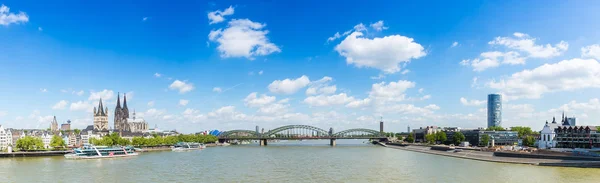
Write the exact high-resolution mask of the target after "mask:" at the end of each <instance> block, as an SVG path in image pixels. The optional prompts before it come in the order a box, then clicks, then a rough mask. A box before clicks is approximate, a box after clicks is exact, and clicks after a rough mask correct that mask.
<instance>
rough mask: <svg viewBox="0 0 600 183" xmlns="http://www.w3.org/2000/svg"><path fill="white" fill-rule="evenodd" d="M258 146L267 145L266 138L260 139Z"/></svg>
mask: <svg viewBox="0 0 600 183" xmlns="http://www.w3.org/2000/svg"><path fill="white" fill-rule="evenodd" d="M259 141H260V146H267V139H260V140H259Z"/></svg>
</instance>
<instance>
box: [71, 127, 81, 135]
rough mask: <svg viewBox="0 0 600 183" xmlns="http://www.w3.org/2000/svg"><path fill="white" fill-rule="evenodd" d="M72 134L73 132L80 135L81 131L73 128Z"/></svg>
mask: <svg viewBox="0 0 600 183" xmlns="http://www.w3.org/2000/svg"><path fill="white" fill-rule="evenodd" d="M73 132H75V134H79V133H81V130H79V129H77V128H75V129H74V130H73Z"/></svg>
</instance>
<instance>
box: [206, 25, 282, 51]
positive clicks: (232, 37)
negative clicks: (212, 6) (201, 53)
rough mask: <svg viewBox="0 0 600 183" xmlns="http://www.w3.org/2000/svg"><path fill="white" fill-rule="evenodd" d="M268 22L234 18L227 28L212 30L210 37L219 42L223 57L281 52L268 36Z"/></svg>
mask: <svg viewBox="0 0 600 183" xmlns="http://www.w3.org/2000/svg"><path fill="white" fill-rule="evenodd" d="M265 26H266V24H261V23H258V22H253V21H251V20H249V19H233V20H231V21H230V22H229V23H228V26H227V28H225V29H217V30H213V31H210V33H209V34H208V39H209V40H210V41H212V42H216V43H218V44H219V46H218V47H217V50H218V51H219V52H220V54H221V57H222V58H230V57H246V58H248V59H250V60H253V59H254V57H255V56H265V55H270V54H272V53H276V52H281V50H280V49H279V47H277V45H275V44H273V43H271V42H270V41H269V39H268V38H267V34H268V33H269V31H268V30H263V28H264V27H265Z"/></svg>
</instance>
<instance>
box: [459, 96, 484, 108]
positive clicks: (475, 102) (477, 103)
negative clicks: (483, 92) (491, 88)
mask: <svg viewBox="0 0 600 183" xmlns="http://www.w3.org/2000/svg"><path fill="white" fill-rule="evenodd" d="M486 102H487V101H485V100H468V99H466V98H464V97H461V98H460V103H461V104H462V105H466V106H480V105H483V104H485V103H486Z"/></svg>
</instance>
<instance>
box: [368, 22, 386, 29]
mask: <svg viewBox="0 0 600 183" xmlns="http://www.w3.org/2000/svg"><path fill="white" fill-rule="evenodd" d="M370 26H371V27H372V28H373V29H375V30H376V31H382V30H385V29H388V28H389V27H385V26H383V20H379V21H377V22H375V23H372V24H371V25H370Z"/></svg>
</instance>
